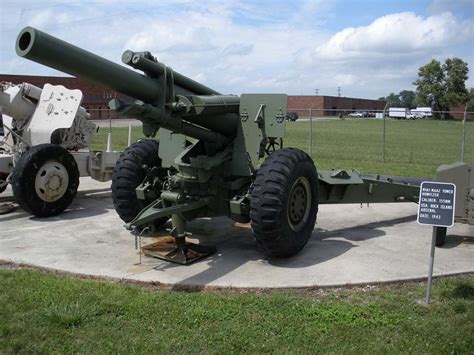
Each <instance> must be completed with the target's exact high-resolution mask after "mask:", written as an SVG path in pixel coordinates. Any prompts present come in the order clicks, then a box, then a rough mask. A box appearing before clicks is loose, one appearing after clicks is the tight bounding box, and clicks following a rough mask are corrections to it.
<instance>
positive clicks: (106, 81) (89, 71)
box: [16, 27, 160, 102]
mask: <svg viewBox="0 0 474 355" xmlns="http://www.w3.org/2000/svg"><path fill="white" fill-rule="evenodd" d="M16 52H17V54H18V55H19V56H20V57H23V58H27V59H30V60H32V61H35V62H37V63H41V64H44V65H46V66H48V67H51V68H54V69H57V70H60V71H63V72H65V73H68V74H71V75H74V76H77V77H80V78H84V79H87V80H90V81H93V82H96V83H98V84H101V85H103V86H106V87H108V88H112V89H114V90H116V91H118V92H120V93H122V94H125V95H128V96H131V97H133V98H137V99H140V100H142V101H145V102H153V101H155V100H156V99H157V98H158V95H159V91H160V89H159V86H158V85H157V84H156V83H155V82H154V81H153V80H152V79H151V78H148V77H146V76H145V75H141V74H139V73H136V72H134V71H132V70H130V69H127V68H125V67H123V66H121V65H118V64H116V63H113V62H111V61H109V60H107V59H104V58H101V57H99V56H97V55H95V54H93V53H90V52H88V51H85V50H83V49H81V48H78V47H76V46H74V45H72V44H69V43H67V42H64V41H62V40H60V39H58V38H55V37H53V36H50V35H48V34H46V33H44V32H42V31H39V30H37V29H35V28H32V27H25V28H24V29H23V30H22V31H21V32H20V34H19V35H18V38H17V41H16Z"/></svg>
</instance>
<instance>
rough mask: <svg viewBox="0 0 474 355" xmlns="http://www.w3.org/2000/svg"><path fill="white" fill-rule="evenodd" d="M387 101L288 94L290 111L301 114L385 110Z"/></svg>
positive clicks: (330, 114)
mask: <svg viewBox="0 0 474 355" xmlns="http://www.w3.org/2000/svg"><path fill="white" fill-rule="evenodd" d="M384 107H385V101H380V100H369V99H357V98H352V97H338V96H302V95H300V96H288V111H295V112H297V113H298V114H299V115H300V116H308V115H309V110H310V109H311V113H312V115H313V116H337V115H339V113H341V112H342V111H344V112H345V113H346V114H347V113H350V112H354V111H383V109H384Z"/></svg>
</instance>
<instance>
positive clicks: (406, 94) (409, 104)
mask: <svg viewBox="0 0 474 355" xmlns="http://www.w3.org/2000/svg"><path fill="white" fill-rule="evenodd" d="M398 96H399V98H400V106H402V107H406V108H415V97H416V94H415V92H414V91H411V90H402V91H400V93H399V94H398Z"/></svg>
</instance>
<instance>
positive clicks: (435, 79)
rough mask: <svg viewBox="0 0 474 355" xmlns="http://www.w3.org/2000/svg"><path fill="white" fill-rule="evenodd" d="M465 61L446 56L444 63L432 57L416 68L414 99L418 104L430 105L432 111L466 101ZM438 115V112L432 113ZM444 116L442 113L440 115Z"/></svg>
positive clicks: (466, 71) (441, 109)
mask: <svg viewBox="0 0 474 355" xmlns="http://www.w3.org/2000/svg"><path fill="white" fill-rule="evenodd" d="M468 72H469V69H468V66H467V63H466V62H464V61H463V60H462V59H459V58H452V59H451V58H448V59H446V61H445V63H444V64H443V65H441V63H440V62H439V61H437V60H435V59H433V60H432V61H431V62H429V63H428V64H426V65H424V66H422V67H420V69H419V70H418V79H417V80H416V81H414V82H413V84H414V85H416V101H417V103H418V104H419V105H423V106H431V107H432V109H433V110H434V111H448V110H449V106H450V105H453V104H459V103H466V102H467V100H468V96H469V93H468V91H467V88H466V80H467V78H468V76H467V74H468ZM433 116H434V117H439V114H436V113H435V114H434V115H433ZM442 117H445V116H444V113H443V115H442Z"/></svg>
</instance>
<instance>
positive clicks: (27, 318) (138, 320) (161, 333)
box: [0, 269, 474, 354]
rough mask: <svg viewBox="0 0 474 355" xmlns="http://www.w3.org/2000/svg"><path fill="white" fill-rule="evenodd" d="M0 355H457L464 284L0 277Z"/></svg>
mask: <svg viewBox="0 0 474 355" xmlns="http://www.w3.org/2000/svg"><path fill="white" fill-rule="evenodd" d="M0 285H1V287H0V302H1V305H2V306H1V307H0V352H1V353H17V352H20V353H25V352H26V353H51V352H54V353H65V352H67V353H72V352H82V353H110V352H113V353H117V352H120V353H129V352H138V353H149V352H153V353H169V352H173V353H176V352H178V353H219V354H222V353H263V352H265V353H266V352H270V353H287V352H298V353H316V352H332V353H386V352H389V353H394V352H395V353H466V354H469V353H470V354H472V352H473V351H474V337H473V336H472V334H473V332H474V279H473V278H472V277H469V276H465V277H455V278H445V279H440V280H436V281H435V284H434V294H433V299H434V301H435V302H434V303H433V304H432V305H430V306H429V307H425V306H421V305H419V304H417V301H418V300H420V299H422V298H423V295H424V291H425V286H424V284H408V285H404V286H398V287H379V288H375V289H367V288H358V289H353V290H332V291H326V292H324V293H323V294H321V293H318V292H311V291H306V292H296V293H295V292H293V293H285V292H284V291H274V292H271V293H269V294H257V293H240V294H239V293H238V292H217V291H213V292H199V293H198V292H196V293H185V292H177V291H170V290H149V289H146V288H143V287H139V286H132V285H124V284H115V283H109V282H101V281H91V280H80V279H74V278H70V277H61V276H55V275H52V274H49V273H45V272H39V271H32V270H24V269H23V270H7V269H3V270H0Z"/></svg>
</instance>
